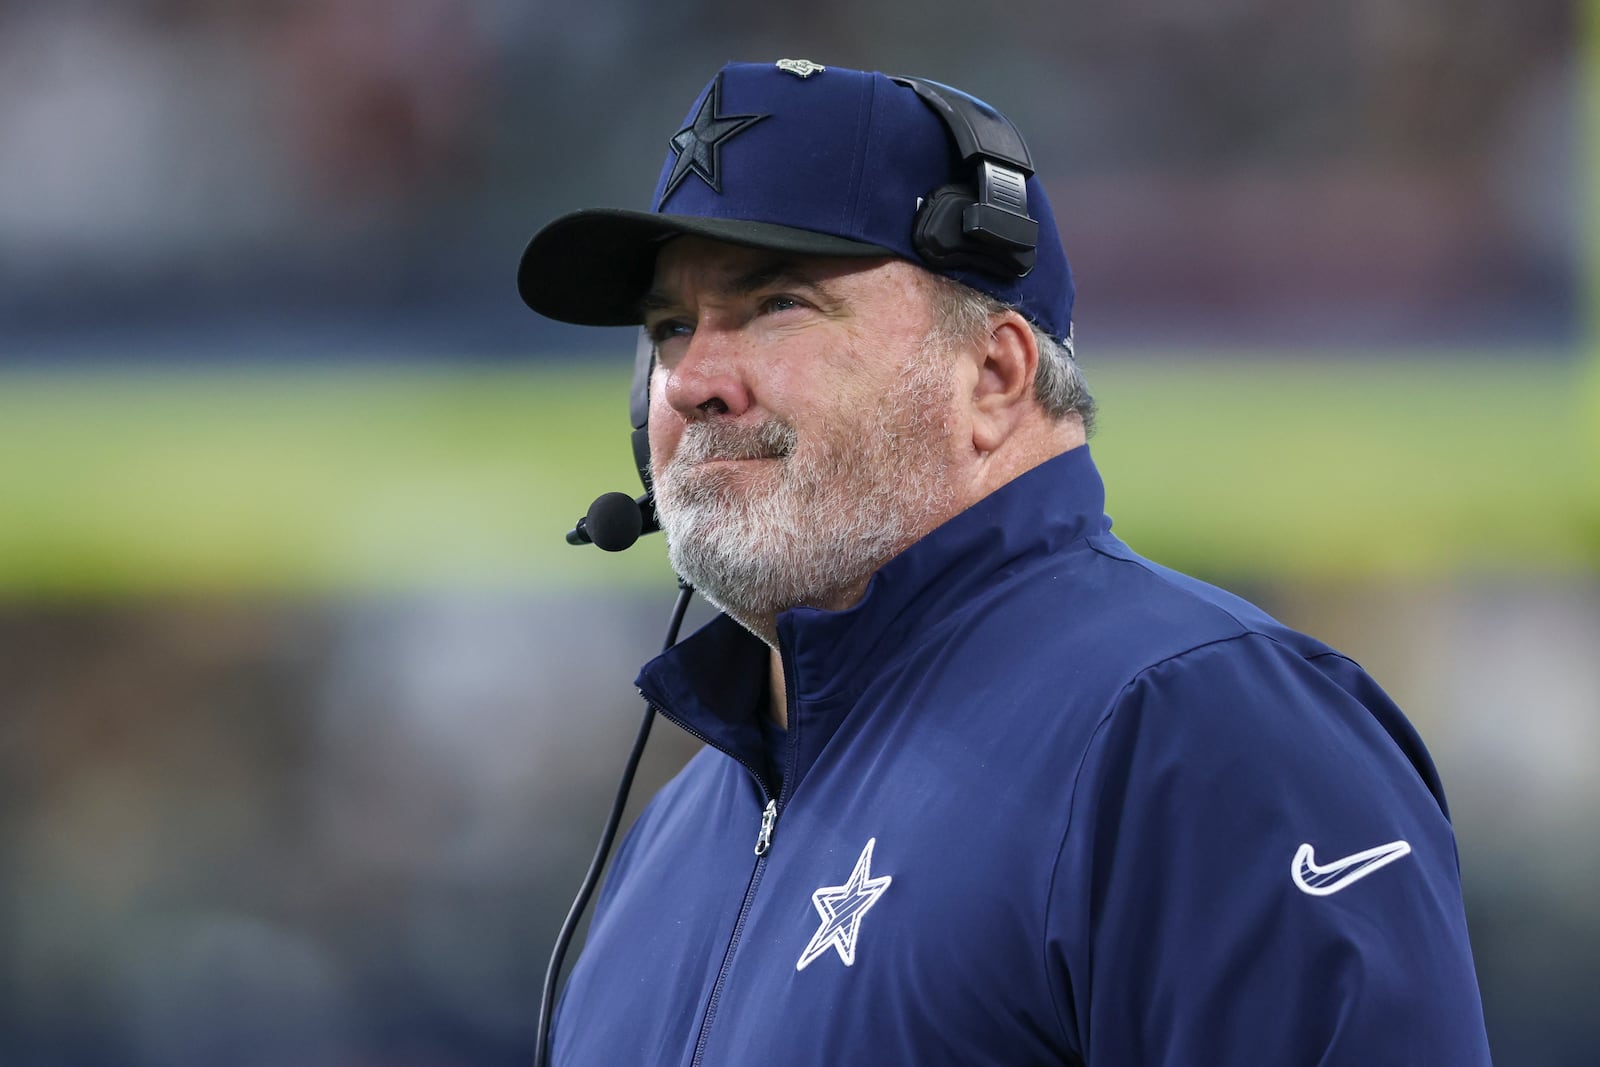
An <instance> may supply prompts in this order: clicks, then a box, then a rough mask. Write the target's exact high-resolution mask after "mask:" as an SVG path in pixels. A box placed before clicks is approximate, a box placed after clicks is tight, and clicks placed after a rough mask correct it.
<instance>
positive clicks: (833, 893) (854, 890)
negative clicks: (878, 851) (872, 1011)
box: [794, 837, 894, 971]
mask: <svg viewBox="0 0 1600 1067" xmlns="http://www.w3.org/2000/svg"><path fill="white" fill-rule="evenodd" d="M877 843H878V839H877V838H876V837H869V838H867V845H866V847H865V848H863V849H862V850H861V857H860V858H859V859H857V860H856V866H855V869H854V870H852V871H851V872H850V877H849V878H848V879H847V880H846V881H845V883H844V885H825V886H822V887H821V888H819V889H818V890H817V891H816V892H815V893H812V894H811V903H812V904H814V905H815V906H816V909H817V914H818V915H820V916H822V925H821V926H819V927H817V932H816V933H814V934H812V935H811V943H810V944H809V945H807V946H806V950H805V951H804V952H802V953H800V960H799V962H797V963H796V964H795V965H794V969H795V970H797V971H803V970H805V969H806V968H807V967H808V966H810V965H811V963H812V962H813V961H814V960H815V959H816V958H817V957H818V956H821V955H822V954H823V953H825V952H827V951H828V950H829V949H830V948H831V949H834V950H836V951H837V952H838V953H839V958H840V959H841V960H843V961H844V965H845V966H846V967H849V966H851V965H853V964H854V963H855V962H856V938H857V937H858V936H860V934H861V918H862V916H864V915H866V913H867V911H868V910H869V909H871V907H872V906H873V905H874V904H876V903H877V902H878V898H879V897H881V896H883V891H884V890H885V889H888V888H889V883H890V882H892V881H894V878H893V876H891V875H887V874H885V875H880V876H878V877H877V878H874V877H872V847H873V846H874V845H876V844H877Z"/></svg>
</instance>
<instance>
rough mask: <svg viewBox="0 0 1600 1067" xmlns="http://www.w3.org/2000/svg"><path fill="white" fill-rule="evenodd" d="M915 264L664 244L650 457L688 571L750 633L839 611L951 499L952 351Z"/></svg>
mask: <svg viewBox="0 0 1600 1067" xmlns="http://www.w3.org/2000/svg"><path fill="white" fill-rule="evenodd" d="M933 324H934V322H933V313H932V309H931V304H930V300H929V295H928V291H927V288H926V286H925V284H924V283H923V281H922V280H921V279H920V276H919V272H918V270H917V268H915V267H913V266H911V265H910V264H907V263H904V262H901V261H899V260H893V259H884V260H861V259H824V258H818V257H808V256H786V255H782V254H778V253H771V252H763V251H757V250H752V249H746V248H740V247H737V246H733V245H726V244H721V243H718V242H713V241H708V240H703V239H699V238H688V237H685V238H679V239H677V240H675V241H673V242H671V243H670V244H668V245H667V246H666V247H665V248H663V249H662V252H661V254H660V256H659V257H658V260H657V264H656V274H655V280H654V283H653V285H652V287H651V292H650V294H649V295H648V296H647V297H646V300H645V327H646V329H647V330H649V331H650V334H651V336H652V338H653V339H654V341H655V343H656V346H657V355H656V371H655V376H654V379H653V381H652V385H651V406H650V452H651V463H652V467H653V470H654V481H655V489H656V504H657V510H658V512H659V514H660V516H661V520H662V525H663V528H664V529H665V531H666V535H667V544H668V552H669V555H670V557H671V559H672V563H673V566H674V567H675V568H676V569H677V571H678V573H679V574H681V575H683V577H684V578H686V579H687V580H688V581H690V582H691V583H693V584H694V585H695V587H696V588H697V589H699V590H700V592H701V593H703V594H704V595H705V596H706V597H707V598H708V599H710V600H711V601H712V602H713V603H716V604H717V605H719V606H720V607H722V608H723V609H724V610H726V611H728V612H729V613H730V614H732V615H733V616H734V617H735V618H738V619H739V620H740V621H741V622H744V623H745V624H746V625H752V624H754V625H752V628H756V627H760V628H762V629H765V630H770V626H771V618H772V617H773V616H775V615H776V614H777V613H778V612H780V611H783V610H785V609H787V608H790V607H795V606H797V605H801V604H809V605H815V606H820V607H831V608H839V607H844V606H848V604H850V603H853V602H854V600H855V599H856V598H857V597H859V595H860V593H861V592H862V590H863V589H864V587H865V585H866V582H867V580H868V579H869V578H870V577H871V575H872V573H873V572H874V571H876V570H877V569H878V567H880V566H882V565H883V564H884V563H885V562H887V561H888V560H889V559H890V558H891V557H892V556H894V555H895V554H897V553H898V552H900V551H901V550H902V549H904V548H906V547H907V546H908V545H909V544H911V543H912V542H913V541H915V540H916V539H917V538H919V537H921V536H922V535H923V534H925V533H926V532H928V530H930V529H932V528H933V527H934V526H935V525H937V524H938V523H939V522H941V521H943V520H944V519H945V518H947V517H948V516H949V514H950V512H951V511H952V510H953V509H952V501H953V499H954V496H955V490H954V486H953V485H952V478H951V471H952V468H953V465H954V462H955V459H956V457H957V455H958V451H957V449H956V445H955V442H954V440H953V438H952V435H951V433H950V424H951V417H952V414H953V412H954V410H955V409H954V404H955V377H954V370H953V367H954V364H953V361H952V359H951V357H950V356H949V354H948V353H946V352H944V351H940V350H937V346H935V345H933V344H931V343H930V342H929V336H930V331H931V330H932V328H933Z"/></svg>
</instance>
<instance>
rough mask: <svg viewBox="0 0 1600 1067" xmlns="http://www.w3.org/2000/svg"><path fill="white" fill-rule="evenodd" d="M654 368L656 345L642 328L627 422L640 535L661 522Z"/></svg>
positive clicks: (653, 528)
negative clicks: (654, 453) (640, 492)
mask: <svg viewBox="0 0 1600 1067" xmlns="http://www.w3.org/2000/svg"><path fill="white" fill-rule="evenodd" d="M655 367H656V346H655V344H654V342H652V341H651V340H650V331H648V330H646V329H645V328H644V327H642V326H641V327H640V328H639V339H638V341H636V342H635V343H634V348H633V383H632V384H631V385H629V387H628V421H630V422H631V423H633V465H634V466H635V467H637V468H638V469H639V482H640V484H641V485H643V486H644V496H642V497H640V498H639V511H640V513H641V516H642V517H643V519H644V529H643V531H642V533H654V532H656V531H657V530H659V529H661V521H660V520H659V519H657V518H656V490H655V486H653V485H651V484H650V374H651V372H652V371H654V370H655Z"/></svg>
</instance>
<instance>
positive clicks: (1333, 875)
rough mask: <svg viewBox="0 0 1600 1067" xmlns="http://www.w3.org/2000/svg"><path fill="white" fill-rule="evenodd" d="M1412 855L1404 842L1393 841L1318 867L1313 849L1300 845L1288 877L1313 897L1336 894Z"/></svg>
mask: <svg viewBox="0 0 1600 1067" xmlns="http://www.w3.org/2000/svg"><path fill="white" fill-rule="evenodd" d="M1409 855H1411V846H1410V844H1408V843H1407V842H1405V841H1390V842H1389V843H1388V844H1387V845H1379V846H1378V847H1377V848H1369V849H1367V850H1366V851H1365V852H1357V853H1355V854H1354V855H1351V856H1345V857H1344V858H1343V859H1337V860H1334V861H1333V862H1332V863H1318V862H1317V861H1316V860H1315V859H1313V858H1312V857H1313V852H1312V849H1311V846H1310V845H1301V846H1300V847H1299V848H1298V849H1297V850H1295V854H1294V862H1292V863H1291V864H1289V875H1290V877H1292V878H1293V879H1294V884H1295V888H1296V889H1298V890H1300V891H1301V892H1302V893H1310V894H1311V895H1312V896H1314V897H1325V896H1328V895H1330V894H1333V893H1337V892H1338V891H1339V890H1341V889H1343V888H1344V887H1345V886H1347V885H1350V884H1351V883H1352V882H1359V881H1361V879H1363V878H1365V877H1366V876H1367V875H1369V874H1371V873H1372V872H1373V871H1375V870H1377V869H1378V868H1379V867H1385V866H1387V865H1389V864H1391V863H1393V862H1394V861H1395V860H1397V859H1400V858H1401V857H1403V856H1409Z"/></svg>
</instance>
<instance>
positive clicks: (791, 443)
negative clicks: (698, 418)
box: [671, 419, 799, 466]
mask: <svg viewBox="0 0 1600 1067" xmlns="http://www.w3.org/2000/svg"><path fill="white" fill-rule="evenodd" d="M798 441H799V434H798V433H796V432H795V429H794V427H793V426H790V425H789V424H788V423H785V422H783V421H782V420H780V419H768V420H766V421H765V422H762V423H758V424H756V425H754V426H734V425H731V424H728V423H710V422H699V423H692V424H690V425H689V426H688V427H687V428H685V429H684V432H683V436H682V437H680V438H679V439H678V448H677V452H676V453H675V454H674V455H673V457H672V463H671V465H672V466H678V465H680V464H683V465H689V464H695V463H705V462H708V461H710V460H718V459H783V458H784V457H786V456H788V455H789V454H790V453H792V452H793V451H794V449H795V445H796V444H797V443H798Z"/></svg>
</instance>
